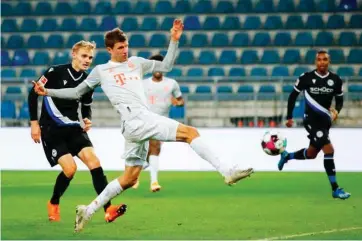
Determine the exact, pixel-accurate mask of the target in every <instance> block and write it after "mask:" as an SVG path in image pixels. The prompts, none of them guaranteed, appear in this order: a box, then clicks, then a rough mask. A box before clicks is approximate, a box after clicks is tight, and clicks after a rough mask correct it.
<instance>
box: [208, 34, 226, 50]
mask: <svg viewBox="0 0 362 241" xmlns="http://www.w3.org/2000/svg"><path fill="white" fill-rule="evenodd" d="M211 46H214V47H223V46H229V37H228V36H227V35H226V34H225V33H215V34H214V36H213V37H212V40H211Z"/></svg>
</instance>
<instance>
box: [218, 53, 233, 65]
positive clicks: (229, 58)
mask: <svg viewBox="0 0 362 241" xmlns="http://www.w3.org/2000/svg"><path fill="white" fill-rule="evenodd" d="M219 63H220V64H236V63H237V56H236V51H235V50H223V51H222V52H221V54H220V58H219Z"/></svg>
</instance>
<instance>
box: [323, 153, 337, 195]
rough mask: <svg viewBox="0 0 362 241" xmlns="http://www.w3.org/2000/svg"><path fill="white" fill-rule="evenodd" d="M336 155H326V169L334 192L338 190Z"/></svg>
mask: <svg viewBox="0 0 362 241" xmlns="http://www.w3.org/2000/svg"><path fill="white" fill-rule="evenodd" d="M333 156H334V153H331V154H324V169H326V173H327V176H328V179H329V182H330V184H331V187H332V190H333V191H335V190H336V189H337V188H338V184H337V179H336V167H335V165H334V158H333Z"/></svg>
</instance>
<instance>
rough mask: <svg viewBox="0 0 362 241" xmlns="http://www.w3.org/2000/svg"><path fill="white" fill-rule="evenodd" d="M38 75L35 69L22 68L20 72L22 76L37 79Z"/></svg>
mask: <svg viewBox="0 0 362 241" xmlns="http://www.w3.org/2000/svg"><path fill="white" fill-rule="evenodd" d="M36 77H37V74H36V71H35V70H34V69H22V70H21V72H20V78H29V79H35V78H36Z"/></svg>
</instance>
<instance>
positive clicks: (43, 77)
mask: <svg viewBox="0 0 362 241" xmlns="http://www.w3.org/2000/svg"><path fill="white" fill-rule="evenodd" d="M39 81H40V82H41V83H42V84H44V85H45V84H46V83H47V82H48V79H47V78H45V76H44V75H42V76H41V77H40V79H39Z"/></svg>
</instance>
